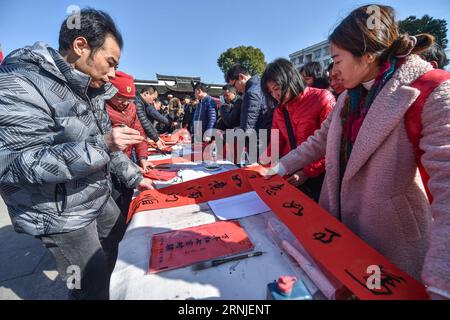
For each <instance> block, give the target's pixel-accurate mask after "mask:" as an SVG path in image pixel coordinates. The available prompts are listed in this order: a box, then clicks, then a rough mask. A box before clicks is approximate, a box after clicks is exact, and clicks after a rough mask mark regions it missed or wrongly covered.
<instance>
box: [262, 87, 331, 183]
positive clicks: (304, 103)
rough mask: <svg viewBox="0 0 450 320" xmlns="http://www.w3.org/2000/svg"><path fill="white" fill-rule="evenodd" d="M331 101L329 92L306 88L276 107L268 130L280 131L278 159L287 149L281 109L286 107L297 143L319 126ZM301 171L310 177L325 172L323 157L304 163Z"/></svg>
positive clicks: (326, 114) (284, 123)
mask: <svg viewBox="0 0 450 320" xmlns="http://www.w3.org/2000/svg"><path fill="white" fill-rule="evenodd" d="M335 103H336V100H335V98H334V96H333V94H332V93H331V92H330V91H328V90H323V89H316V88H310V87H307V88H306V89H305V91H304V92H303V93H301V94H300V95H298V97H296V98H295V99H293V100H291V101H290V102H288V103H287V104H286V105H280V106H278V107H277V108H276V109H275V111H274V114H273V120H272V129H279V130H280V131H279V136H280V138H279V139H280V140H279V146H280V147H279V150H280V158H281V157H283V156H284V155H286V154H288V153H289V152H290V151H291V145H290V143H289V135H288V132H287V128H286V122H285V120H284V112H283V108H287V110H288V113H289V117H290V119H291V124H292V129H293V131H294V136H295V140H296V143H297V146H299V145H301V144H302V143H303V142H305V141H306V140H307V139H308V138H309V137H310V136H312V135H313V134H314V132H315V131H316V130H317V129H319V128H320V126H321V124H322V122H323V121H324V120H325V119H326V118H327V116H328V114H329V113H330V112H331V109H332V108H333V106H334V104H335ZM269 152H270V146H269ZM269 154H270V153H269ZM303 171H304V173H305V175H306V176H307V177H310V178H313V177H316V176H318V175H320V174H321V173H323V172H324V171H325V159H322V160H320V161H317V162H314V163H311V164H309V165H307V166H306V167H304V168H303Z"/></svg>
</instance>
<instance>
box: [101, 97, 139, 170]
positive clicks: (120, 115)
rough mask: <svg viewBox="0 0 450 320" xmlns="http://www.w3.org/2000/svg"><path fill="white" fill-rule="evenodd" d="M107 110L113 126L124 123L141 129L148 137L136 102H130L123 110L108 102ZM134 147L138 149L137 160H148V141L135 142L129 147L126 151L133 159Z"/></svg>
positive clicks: (135, 128) (132, 127)
mask: <svg viewBox="0 0 450 320" xmlns="http://www.w3.org/2000/svg"><path fill="white" fill-rule="evenodd" d="M106 111H107V112H108V115H109V118H110V119H111V124H112V126H113V127H114V126H116V125H120V124H124V125H126V126H127V127H129V128H131V129H134V130H137V131H139V133H140V134H141V136H143V137H146V135H145V132H144V129H143V128H142V125H141V122H140V121H139V119H138V117H137V114H136V106H135V105H134V103H130V104H129V105H128V107H127V108H126V109H125V110H123V111H118V110H116V109H115V108H114V107H113V106H112V105H111V104H109V103H108V102H107V103H106ZM133 148H135V150H136V158H137V160H138V161H139V160H142V159H144V160H146V159H147V157H148V148H147V142H146V141H144V142H141V143H139V144H135V145H134V146H132V147H128V148H127V150H125V151H124V152H125V153H126V154H127V155H128V157H129V158H130V159H131V153H132V150H133Z"/></svg>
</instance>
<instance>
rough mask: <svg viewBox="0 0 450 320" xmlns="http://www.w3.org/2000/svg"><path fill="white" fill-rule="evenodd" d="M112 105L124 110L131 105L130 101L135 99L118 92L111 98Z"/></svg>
mask: <svg viewBox="0 0 450 320" xmlns="http://www.w3.org/2000/svg"><path fill="white" fill-rule="evenodd" d="M110 102H111V104H112V106H113V107H114V108H115V109H116V110H119V111H123V110H125V109H126V108H128V106H129V105H130V103H132V102H133V99H131V98H125V97H122V96H121V95H119V94H116V95H115V96H114V97H113V98H112V99H111V100H110Z"/></svg>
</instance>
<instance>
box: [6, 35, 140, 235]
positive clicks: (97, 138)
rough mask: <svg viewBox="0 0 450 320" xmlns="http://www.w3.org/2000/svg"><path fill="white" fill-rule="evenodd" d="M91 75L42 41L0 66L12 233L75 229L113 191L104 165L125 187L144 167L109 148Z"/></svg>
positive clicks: (104, 94)
mask: <svg viewBox="0 0 450 320" xmlns="http://www.w3.org/2000/svg"><path fill="white" fill-rule="evenodd" d="M89 82H90V77H88V76H87V75H85V74H83V73H81V72H79V71H77V70H75V69H73V68H72V67H71V66H70V65H69V64H68V63H67V62H65V61H64V60H63V58H62V57H61V55H60V54H59V53H58V52H57V51H56V50H54V49H52V48H50V47H49V46H47V45H46V44H44V43H42V42H38V43H36V44H34V45H33V46H30V47H25V48H22V49H18V50H16V51H14V52H12V53H11V54H10V55H8V56H7V57H6V58H5V60H4V61H3V63H2V64H1V65H0V193H1V196H2V197H3V200H4V201H5V203H6V205H7V207H8V211H9V215H10V217H11V220H12V222H13V224H14V228H15V230H16V231H17V232H24V233H28V234H31V235H34V236H40V235H44V234H54V233H61V232H69V231H73V230H77V229H79V228H82V227H84V226H86V225H88V224H89V223H90V222H92V221H93V220H95V219H96V217H97V216H98V214H99V213H101V212H102V210H103V209H104V207H105V205H106V203H107V201H108V199H109V197H110V196H111V192H112V183H111V176H110V172H112V173H114V174H115V175H116V176H117V177H118V178H119V179H120V180H121V181H122V182H123V183H124V184H126V185H127V186H128V187H130V188H132V187H135V186H136V185H137V184H139V182H140V181H141V180H142V174H141V173H140V172H139V169H138V167H137V166H136V165H135V164H133V163H132V162H131V161H130V160H129V159H128V157H127V156H126V155H125V154H124V153H122V152H114V153H111V152H110V151H109V149H108V147H107V145H106V144H105V141H104V138H103V135H104V134H105V133H107V132H109V131H111V122H110V120H109V117H108V114H107V112H106V110H105V107H104V102H105V100H107V99H110V98H111V97H112V96H114V94H115V93H116V89H115V88H114V87H113V86H112V85H110V84H108V85H105V86H104V87H103V88H101V89H98V90H96V91H95V92H93V90H92V89H89Z"/></svg>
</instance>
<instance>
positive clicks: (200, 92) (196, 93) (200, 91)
mask: <svg viewBox="0 0 450 320" xmlns="http://www.w3.org/2000/svg"><path fill="white" fill-rule="evenodd" d="M194 94H195V98H196V99H198V100H200V99H201V94H202V90H200V89H195V91H194Z"/></svg>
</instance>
